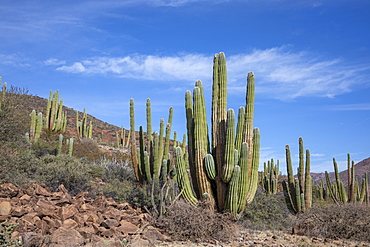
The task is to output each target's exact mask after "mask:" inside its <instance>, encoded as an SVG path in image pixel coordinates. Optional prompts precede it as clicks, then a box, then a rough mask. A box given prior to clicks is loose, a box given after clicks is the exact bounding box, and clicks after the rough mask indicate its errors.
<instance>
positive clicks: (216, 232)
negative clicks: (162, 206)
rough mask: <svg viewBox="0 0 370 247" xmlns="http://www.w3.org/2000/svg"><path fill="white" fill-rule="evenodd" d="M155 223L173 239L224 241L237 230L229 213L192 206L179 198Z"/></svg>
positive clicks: (231, 236)
mask: <svg viewBox="0 0 370 247" xmlns="http://www.w3.org/2000/svg"><path fill="white" fill-rule="evenodd" d="M156 224H157V227H160V228H163V229H164V230H165V231H166V233H168V234H169V235H171V237H172V238H173V239H175V240H185V239H186V240H190V241H193V242H212V241H215V240H217V241H222V242H224V241H228V240H230V239H231V238H233V237H234V236H235V233H236V232H237V231H236V225H235V224H234V222H233V220H232V216H231V215H228V214H220V213H217V212H214V211H211V210H209V209H207V208H206V207H204V206H202V205H199V206H197V207H193V206H190V205H188V204H187V203H185V202H184V201H181V200H180V201H177V202H176V203H175V204H173V205H172V206H170V207H169V208H168V211H167V212H166V214H165V216H164V217H163V218H160V219H158V220H157V222H156Z"/></svg>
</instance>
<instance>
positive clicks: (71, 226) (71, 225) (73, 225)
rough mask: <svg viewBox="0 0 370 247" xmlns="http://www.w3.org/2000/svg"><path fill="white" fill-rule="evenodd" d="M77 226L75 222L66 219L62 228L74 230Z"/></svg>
mask: <svg viewBox="0 0 370 247" xmlns="http://www.w3.org/2000/svg"><path fill="white" fill-rule="evenodd" d="M77 226H78V224H77V222H76V221H74V220H72V219H66V220H65V221H63V224H62V227H64V228H67V229H74V228H76V227H77Z"/></svg>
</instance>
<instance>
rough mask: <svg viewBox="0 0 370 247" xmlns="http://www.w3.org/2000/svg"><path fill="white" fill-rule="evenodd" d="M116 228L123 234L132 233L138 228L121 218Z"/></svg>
mask: <svg viewBox="0 0 370 247" xmlns="http://www.w3.org/2000/svg"><path fill="white" fill-rule="evenodd" d="M117 230H118V231H120V232H122V233H123V234H129V235H133V234H136V233H137V231H138V230H139V228H138V227H137V226H135V225H134V224H132V223H130V222H128V221H126V220H121V221H120V226H119V227H117Z"/></svg>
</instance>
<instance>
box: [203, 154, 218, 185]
mask: <svg viewBox="0 0 370 247" xmlns="http://www.w3.org/2000/svg"><path fill="white" fill-rule="evenodd" d="M204 166H205V169H206V173H207V176H208V177H209V178H210V179H212V180H214V179H215V178H216V176H217V171H216V166H215V161H214V160H213V156H212V154H206V156H205V157H204Z"/></svg>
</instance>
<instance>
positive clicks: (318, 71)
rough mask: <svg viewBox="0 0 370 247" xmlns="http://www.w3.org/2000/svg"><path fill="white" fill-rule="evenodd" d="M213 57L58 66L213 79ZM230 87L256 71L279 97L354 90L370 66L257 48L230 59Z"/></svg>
mask: <svg viewBox="0 0 370 247" xmlns="http://www.w3.org/2000/svg"><path fill="white" fill-rule="evenodd" d="M212 60H213V59H212V56H207V55H203V54H180V55H174V56H155V55H131V56H126V57H94V58H90V59H86V60H83V61H77V62H74V63H73V64H71V65H64V66H61V67H58V68H57V70H59V71H64V72H68V73H84V74H113V75H116V76H119V77H125V78H135V79H142V80H162V81H172V80H174V79H176V80H180V81H181V80H182V81H185V82H188V81H191V82H193V81H195V80H197V79H201V80H203V79H204V80H209V79H210V78H211V76H212ZM227 67H228V78H229V86H230V87H229V88H230V91H231V93H232V92H233V91H235V92H239V91H240V90H241V89H244V87H245V76H246V74H247V73H248V71H254V73H255V76H256V83H258V84H259V86H258V92H257V93H261V94H265V95H269V97H272V98H276V99H283V100H287V99H294V98H298V97H305V96H318V97H334V96H336V95H340V94H344V93H347V92H350V91H352V90H353V89H354V87H356V86H358V85H359V84H362V83H366V82H367V83H369V81H368V80H367V81H366V77H365V75H366V74H368V73H369V72H370V65H349V64H347V63H346V62H345V61H342V60H340V59H324V58H321V57H319V56H316V55H315V54H312V53H309V52H292V51H290V50H289V49H288V48H287V47H280V48H271V49H266V50H254V51H252V52H251V53H248V54H237V55H231V56H229V57H228V58H227Z"/></svg>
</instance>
